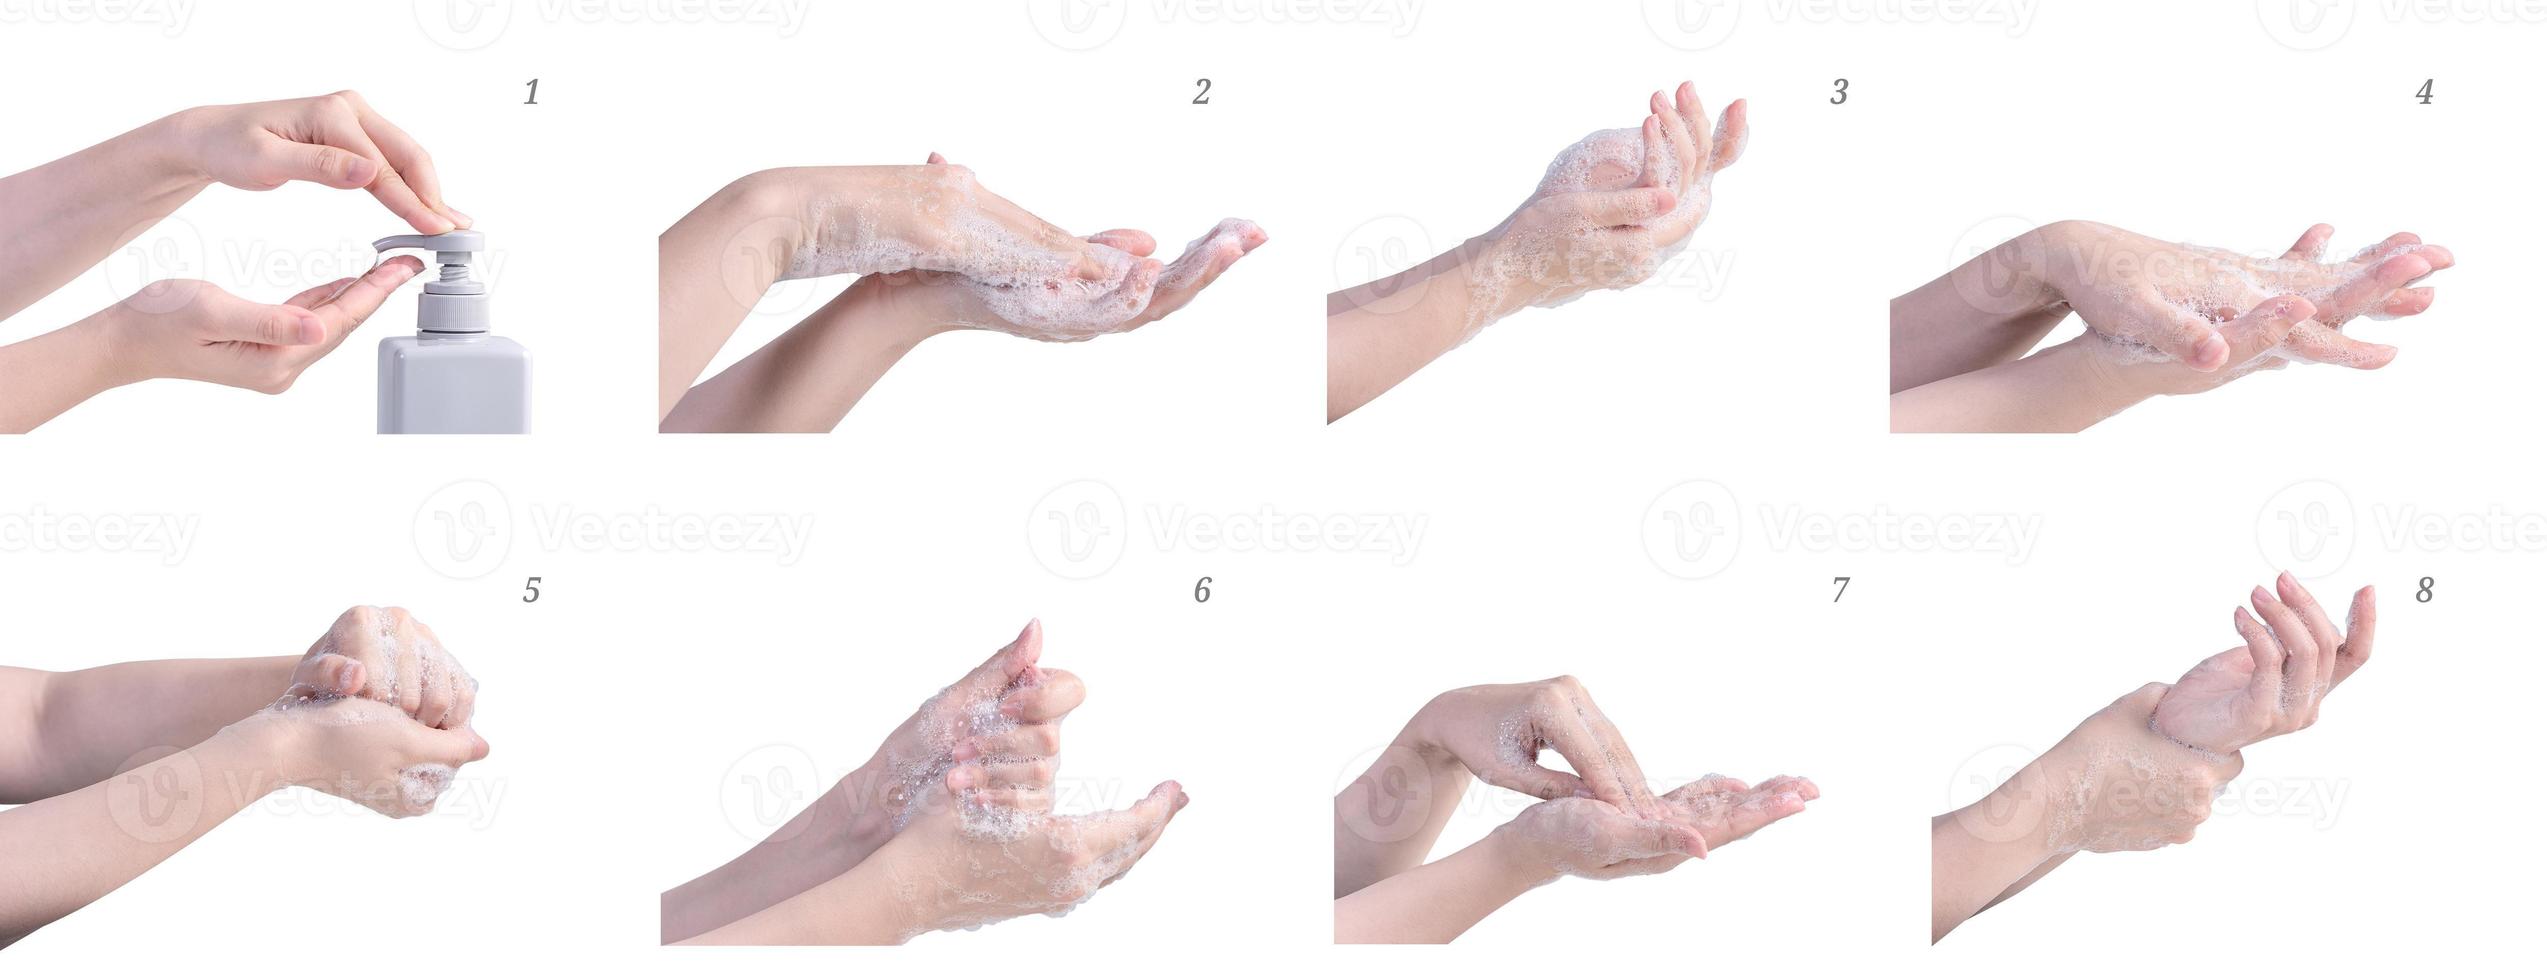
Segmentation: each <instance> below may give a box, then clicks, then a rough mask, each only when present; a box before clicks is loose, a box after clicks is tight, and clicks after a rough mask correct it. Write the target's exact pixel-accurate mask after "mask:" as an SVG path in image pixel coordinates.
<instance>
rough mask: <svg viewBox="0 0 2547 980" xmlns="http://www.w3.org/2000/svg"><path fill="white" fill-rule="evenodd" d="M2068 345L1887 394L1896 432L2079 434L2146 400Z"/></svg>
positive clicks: (2078, 343) (2079, 347)
mask: <svg viewBox="0 0 2547 980" xmlns="http://www.w3.org/2000/svg"><path fill="white" fill-rule="evenodd" d="M2087 343H2088V342H2087V341H2084V340H2073V341H2070V342H2069V343H2065V344H2060V345H2057V346H2054V347H2050V348H2047V349H2045V350H2042V351H2040V352H2037V353H2035V354H2033V355H2031V356H2028V357H2023V358H2019V359H2018V360H2015V361H2013V362H2010V363H2006V364H2000V365H1996V366H1993V367H1986V368H1982V369H1980V370H1978V371H1973V372H1970V373H1968V374H1961V375H1956V376H1954V377H1951V378H1946V379H1944V380H1942V381H1932V382H1929V383H1927V384H1923V385H1920V386H1919V387H1916V388H1912V389H1910V390H1909V391H1904V392H1900V393H1898V394H1895V395H1893V396H1892V425H1893V431H1894V432H2077V431H2079V430H2081V429H2085V428H2087V427H2088V426H2091V425H2094V424H2096V423H2098V422H2102V421H2104V420H2105V419H2108V418H2111V417H2113V416H2114V415H2115V414H2117V413H2119V412H2121V411H2122V410H2123V409H2126V408H2130V407H2131V406H2133V405H2137V404H2139V403H2140V402H2142V401H2144V400H2146V399H2147V398H2148V397H2149V395H2148V393H2146V392H2144V391H2138V390H2133V389H2131V388H2129V387H2127V386H2124V385H2119V384H2115V383H2114V382H2113V380H2112V372H2111V371H2110V370H2107V369H2106V367H2105V366H2104V365H2101V364H2099V363H2098V362H2097V361H2096V360H2095V359H2096V358H2099V357H2102V356H2104V355H2102V354H2101V353H2099V352H2097V351H2093V350H2090V349H2088V347H2087V346H2086V344H2087Z"/></svg>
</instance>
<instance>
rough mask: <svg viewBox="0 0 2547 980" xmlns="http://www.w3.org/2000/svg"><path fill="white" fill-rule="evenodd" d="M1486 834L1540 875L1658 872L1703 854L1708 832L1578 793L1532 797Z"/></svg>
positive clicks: (1599, 878) (1509, 857)
mask: <svg viewBox="0 0 2547 980" xmlns="http://www.w3.org/2000/svg"><path fill="white" fill-rule="evenodd" d="M1490 839H1492V840H1494V841H1495V842H1496V844H1497V845H1498V846H1499V847H1500V848H1501V849H1502V850H1503V853H1504V854H1505V859H1506V860H1509V861H1512V862H1514V863H1515V864H1516V865H1517V866H1518V867H1519V868H1520V869H1522V870H1523V871H1524V872H1525V873H1526V874H1528V875H1529V876H1531V877H1532V878H1534V879H1536V880H1540V881H1553V880H1555V879H1557V878H1560V877H1563V876H1566V875H1573V876H1575V877H1578V878H1590V879H1593V880H1596V881H1606V880H1608V879H1612V878H1625V877H1629V876H1633V875H1648V874H1658V873H1660V872H1663V871H1668V870H1670V869H1671V868H1673V867H1675V866H1677V865H1678V864H1679V863H1680V862H1681V861H1683V860H1686V859H1688V858H1693V857H1706V856H1707V839H1706V836H1705V835H1704V834H1703V833H1702V832H1700V831H1699V829H1698V828H1696V827H1693V826H1690V825H1689V824H1688V823H1686V822H1683V821H1682V820H1680V819H1678V818H1677V817H1639V816H1636V815H1635V814H1632V813H1629V812H1627V811H1625V810H1622V809H1619V808H1618V807H1615V806H1612V805H1610V804H1608V803H1604V802H1602V801H1600V800H1593V799H1585V798H1583V797H1579V796H1576V797H1566V798H1563V799H1555V800H1547V801H1544V802H1540V803H1533V804H1531V805H1530V806H1529V808H1528V809H1525V810H1522V811H1521V815H1520V816H1517V817H1514V818H1512V820H1511V821H1510V822H1508V823H1505V824H1504V825H1503V826H1501V827H1497V828H1495V829H1494V832H1493V833H1492V835H1491V838H1490Z"/></svg>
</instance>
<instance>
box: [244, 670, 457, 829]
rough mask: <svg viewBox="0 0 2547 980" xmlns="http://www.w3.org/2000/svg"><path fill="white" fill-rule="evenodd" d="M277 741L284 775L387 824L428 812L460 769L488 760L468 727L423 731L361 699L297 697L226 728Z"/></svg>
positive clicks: (411, 720)
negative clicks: (388, 820)
mask: <svg viewBox="0 0 2547 980" xmlns="http://www.w3.org/2000/svg"><path fill="white" fill-rule="evenodd" d="M232 727H234V728H237V729H240V730H242V731H244V732H247V733H250V734H256V735H264V736H270V737H273V738H275V739H276V740H277V742H276V744H278V745H279V747H280V750H281V753H282V758H283V759H284V764H283V775H284V778H285V779H286V780H288V781H289V782H291V783H292V784H293V785H296V786H306V787H308V788H310V789H314V790H318V791H320V792H322V793H327V794H329V795H332V796H337V797H341V798H344V799H346V800H350V801H352V802H355V803H360V804H362V805H364V806H366V807H370V808H371V809H373V810H376V811H378V812H380V813H383V814H386V815H388V816H392V817H412V816H416V815H419V814H423V813H428V812H431V811H432V810H433V804H434V801H435V800H438V799H440V798H441V796H442V793H443V791H444V790H446V789H448V788H450V785H451V779H452V777H453V776H454V775H455V774H456V773H457V772H458V770H459V768H460V767H461V766H464V765H467V764H469V763H472V762H476V761H478V760H479V759H483V758H486V753H487V745H486V740H485V739H483V738H480V737H478V734H477V733H476V732H475V731H472V730H470V729H467V728H458V729H452V730H448V731H445V730H441V729H434V728H428V727H426V726H424V725H423V724H421V723H419V722H417V721H416V720H415V719H414V718H411V717H409V716H407V715H406V714H405V713H403V712H401V711H400V710H399V709H397V708H396V707H393V706H391V705H388V704H383V703H381V702H378V701H373V700H370V699H367V698H359V697H343V696H338V695H333V694H315V695H310V694H296V695H288V696H286V697H284V698H283V699H282V700H279V701H276V702H275V703H274V704H273V706H271V707H268V708H266V709H265V710H263V711H259V712H257V713H256V714H253V715H249V716H248V717H247V718H246V719H244V720H242V721H240V722H238V723H237V724H236V725H234V726H232Z"/></svg>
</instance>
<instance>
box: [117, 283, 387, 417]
mask: <svg viewBox="0 0 2547 980" xmlns="http://www.w3.org/2000/svg"><path fill="white" fill-rule="evenodd" d="M422 271H424V264H423V263H422V262H420V261H418V260H416V259H415V258H413V257H409V256H399V257H397V258H394V259H390V260H389V261H387V262H383V263H381V264H380V266H379V267H378V268H375V269H373V270H371V271H370V272H369V273H366V274H364V275H363V276H362V277H360V278H354V279H339V280H337V281H335V282H331V283H328V284H326V285H323V286H317V287H314V288H311V289H309V290H307V291H304V292H302V293H301V294H300V295H298V296H294V297H292V298H291V299H289V300H286V301H284V303H283V304H282V305H280V306H266V305H262V304H259V303H253V302H250V301H248V300H244V299H240V298H238V297H236V296H232V295H230V294H229V293H227V292H224V291H222V289H221V287H219V286H215V285H213V284H211V283H208V282H202V281H199V280H193V279H169V280H162V281H160V282H155V283H152V284H150V285H148V286H145V287H143V288H142V291H141V292H139V293H137V294H134V295H133V296H130V297H127V298H125V299H124V301H123V302H121V303H118V304H116V305H115V306H113V307H111V308H109V309H108V310H107V311H106V312H105V313H103V314H100V315H99V316H98V317H96V318H93V319H92V320H90V321H87V322H90V323H95V324H99V325H100V326H101V329H103V331H104V333H105V336H104V341H105V343H104V348H105V350H106V351H108V354H107V358H108V360H110V361H111V362H112V364H113V371H114V376H115V378H114V380H115V382H116V383H118V384H130V383H132V382H135V381H142V380H146V379H149V378H187V379H191V380H195V381H209V382H212V383H214V384H222V385H229V386H231V387H233V388H245V389H248V390H250V391H258V392H263V393H265V394H269V395H275V394H281V393H283V392H284V391H286V390H289V389H290V388H291V387H292V383H293V382H294V381H297V380H299V379H300V376H301V372H302V371H304V370H307V369H308V368H309V366H310V365H311V364H314V363H316V362H317V361H318V359H319V358H322V357H325V356H327V354H328V353H329V352H331V351H334V350H335V349H336V347H337V345H339V344H342V343H344V342H345V338H346V336H347V335H349V334H351V333H353V330H354V328H355V327H358V326H361V325H362V323H363V321H364V320H366V319H369V318H370V317H371V315H372V312H373V311H375V310H378V309H379V308H380V304H381V302H382V301H384V300H386V299H388V298H389V294H390V293H391V292H392V291H394V290H396V289H397V288H398V286H399V284H401V283H404V282H406V281H407V280H408V279H409V278H410V277H413V276H414V275H415V274H416V273H418V272H422Z"/></svg>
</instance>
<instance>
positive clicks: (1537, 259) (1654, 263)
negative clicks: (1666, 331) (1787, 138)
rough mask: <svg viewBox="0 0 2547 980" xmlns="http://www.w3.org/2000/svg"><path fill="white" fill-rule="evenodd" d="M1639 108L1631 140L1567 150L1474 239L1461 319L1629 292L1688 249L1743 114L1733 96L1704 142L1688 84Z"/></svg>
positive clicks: (1626, 136) (1744, 131) (1745, 133)
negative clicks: (1514, 207) (1479, 249)
mask: <svg viewBox="0 0 2547 980" xmlns="http://www.w3.org/2000/svg"><path fill="white" fill-rule="evenodd" d="M1647 109H1648V111H1649V114H1648V115H1647V116H1646V117H1645V122H1644V126H1643V129H1642V130H1641V132H1640V131H1639V130H1631V129H1611V130H1602V131H1600V132H1596V133H1593V134H1592V135H1590V136H1587V137H1584V138H1583V139H1582V141H1580V142H1577V143H1576V144H1574V145H1573V146H1571V147H1568V148H1567V149H1566V151H1565V152H1563V153H1561V154H1559V155H1558V156H1557V158H1556V160H1555V162H1553V163H1551V164H1549V166H1548V172H1547V176H1546V177H1544V178H1542V179H1541V181H1540V183H1539V187H1538V189H1537V190H1536V191H1534V192H1533V193H1532V194H1531V196H1530V199H1529V200H1527V201H1525V202H1523V204H1522V206H1521V209H1520V210H1519V211H1516V212H1515V213H1514V214H1513V215H1512V217H1510V218H1507V219H1505V221H1504V223H1503V225H1501V226H1499V227H1497V228H1496V229H1495V230H1494V231H1491V232H1488V233H1487V234H1486V235H1485V236H1483V240H1484V242H1485V243H1486V247H1485V249H1484V256H1483V258H1482V259H1481V260H1480V261H1479V263H1478V266H1479V267H1478V269H1477V270H1476V272H1475V273H1473V278H1472V281H1471V287H1472V291H1473V292H1475V293H1476V294H1477V295H1476V296H1475V297H1474V298H1473V300H1472V312H1471V317H1472V320H1476V319H1478V318H1480V317H1485V318H1491V317H1495V316H1501V315H1504V314H1506V313H1509V312H1511V311H1512V310H1514V309H1518V308H1519V307H1522V306H1547V305H1554V304H1557V303H1562V302H1565V301H1567V300H1570V299H1573V298H1575V297H1577V296H1580V295H1582V294H1583V293H1585V292H1588V291H1590V290H1593V289H1623V288H1626V287H1628V286H1633V285H1635V284H1637V283H1640V282H1643V281H1645V280H1646V279H1648V278H1651V277H1652V276H1653V274H1654V272H1655V271H1656V270H1657V269H1658V268H1659V267H1660V266H1661V263H1662V260H1663V259H1665V258H1668V257H1670V256H1671V255H1672V254H1673V253H1674V252H1676V251H1678V250H1679V248H1680V247H1681V246H1683V245H1684V244H1686V243H1687V241H1688V238H1689V235H1690V233H1691V232H1693V231H1696V230H1697V228H1698V225H1699V223H1700V222H1702V221H1704V220H1706V217H1707V212H1708V209H1709V207H1710V206H1711V205H1712V203H1713V190H1712V185H1713V182H1714V178H1715V174H1716V172H1717V171H1720V170H1723V169H1725V168H1727V167H1730V166H1732V165H1733V164H1734V161H1736V160H1738V159H1741V156H1742V150H1743V147H1744V146H1745V145H1746V144H1747V143H1748V142H1749V139H1750V125H1749V122H1748V119H1749V114H1748V112H1747V111H1746V109H1745V105H1744V103H1743V102H1742V101H1741V100H1735V102H1734V103H1733V105H1732V106H1730V107H1728V108H1727V109H1726V110H1725V113H1724V115H1723V117H1721V118H1720V119H1719V120H1718V121H1717V123H1716V129H1715V132H1714V134H1713V135H1712V136H1711V135H1709V133H1708V131H1707V128H1706V120H1707V116H1706V110H1705V109H1704V108H1703V107H1702V106H1701V105H1700V104H1699V101H1698V92H1697V89H1696V88H1695V87H1694V86H1692V85H1690V84H1689V83H1687V82H1683V83H1681V86H1680V88H1679V90H1678V91H1677V92H1676V93H1674V96H1673V98H1672V99H1671V100H1670V101H1666V100H1665V99H1664V97H1663V94H1662V93H1661V92H1656V93H1654V94H1653V97H1652V98H1651V99H1650V100H1649V102H1648V104H1647ZM1481 324H1482V320H1480V321H1479V323H1478V324H1472V328H1473V326H1475V325H1481Z"/></svg>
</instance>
